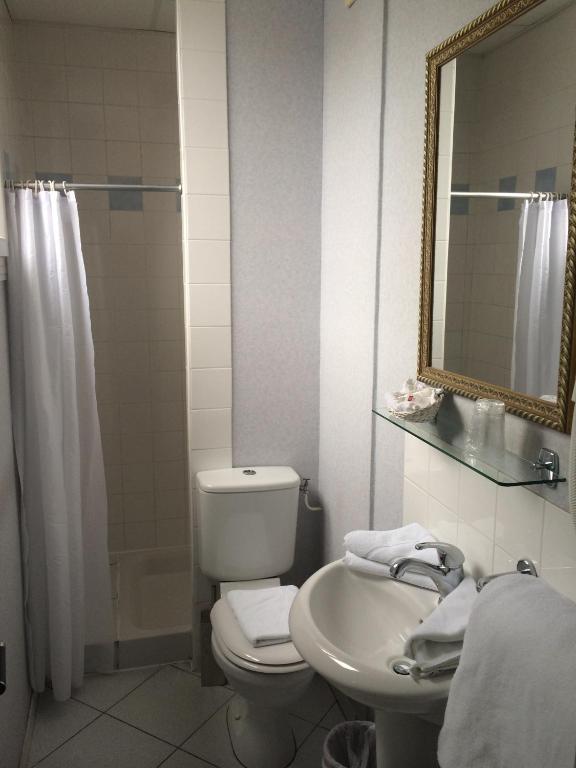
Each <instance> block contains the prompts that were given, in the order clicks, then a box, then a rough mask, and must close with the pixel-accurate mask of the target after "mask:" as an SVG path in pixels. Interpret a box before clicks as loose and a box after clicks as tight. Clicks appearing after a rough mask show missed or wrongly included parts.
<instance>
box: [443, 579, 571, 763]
mask: <svg viewBox="0 0 576 768" xmlns="http://www.w3.org/2000/svg"><path fill="white" fill-rule="evenodd" d="M574 638H576V604H575V603H573V602H572V601H571V600H569V599H568V598H566V597H564V596H562V595H560V594H559V593H558V592H556V591H555V590H554V589H552V587H550V586H549V585H548V584H546V582H545V581H543V579H537V578H534V577H532V576H523V575H520V574H514V575H511V576H501V577H499V578H498V579H494V581H492V582H490V583H489V584H488V585H487V586H485V587H484V589H483V590H482V592H481V593H480V595H479V596H478V598H477V600H476V602H475V603H474V607H473V610H472V614H471V616H470V621H469V624H468V628H467V630H466V636H465V638H464V648H463V651H462V658H461V659H460V664H459V666H458V669H457V670H456V673H455V675H454V679H453V681H452V685H451V688H450V695H449V697H448V706H447V708H446V715H445V718H444V726H443V728H442V731H441V733H440V740H439V749H438V759H439V762H440V765H441V766H442V768H481V767H483V766H502V767H503V768H504V767H505V768H511V766H522V768H542V767H543V766H550V768H574V758H575V756H576V727H575V724H576V696H575V694H574V692H575V691H576V643H575V642H574Z"/></svg>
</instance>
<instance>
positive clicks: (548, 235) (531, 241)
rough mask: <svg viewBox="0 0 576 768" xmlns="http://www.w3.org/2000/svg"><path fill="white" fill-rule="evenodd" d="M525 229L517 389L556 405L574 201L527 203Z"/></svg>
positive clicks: (518, 311)
mask: <svg viewBox="0 0 576 768" xmlns="http://www.w3.org/2000/svg"><path fill="white" fill-rule="evenodd" d="M519 230H520V231H519V235H520V236H519V247H518V269H517V273H516V310H515V318H514V342H513V352H512V384H511V386H512V389H515V390H517V391H518V392H524V393H525V394H528V395H532V396H534V397H543V398H546V399H549V400H556V397H557V390H558V366H559V364H560V338H561V330H562V305H563V300H564V279H565V271H566V248H567V243H568V201H567V200H558V201H556V202H538V203H528V202H526V203H524V205H523V208H522V213H521V216H520V228H519Z"/></svg>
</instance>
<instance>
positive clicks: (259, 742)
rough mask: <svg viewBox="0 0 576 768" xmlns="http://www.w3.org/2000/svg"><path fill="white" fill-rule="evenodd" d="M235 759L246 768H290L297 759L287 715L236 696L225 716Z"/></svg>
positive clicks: (294, 740) (294, 741)
mask: <svg viewBox="0 0 576 768" xmlns="http://www.w3.org/2000/svg"><path fill="white" fill-rule="evenodd" d="M226 720H227V724H228V733H229V734H230V741H231V742H232V749H233V750H234V754H235V755H236V759H237V760H238V762H240V763H241V764H242V765H244V766H245V768H287V766H289V765H290V763H291V762H292V761H293V760H294V757H295V756H296V739H295V737H294V733H293V731H292V728H291V726H290V721H289V720H288V714H287V713H286V712H284V711H282V710H279V709H270V708H268V707H260V706H258V705H257V704H254V703H251V702H249V701H248V700H247V699H244V698H242V697H241V696H235V697H234V698H233V699H232V701H231V702H230V704H229V705H228V709H227V712H226Z"/></svg>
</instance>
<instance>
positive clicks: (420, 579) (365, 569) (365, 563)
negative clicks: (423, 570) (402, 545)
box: [342, 552, 436, 591]
mask: <svg viewBox="0 0 576 768" xmlns="http://www.w3.org/2000/svg"><path fill="white" fill-rule="evenodd" d="M417 554H420V553H419V552H418V553H417ZM342 562H343V563H344V564H345V565H347V566H348V568H350V570H351V571H358V573H367V574H369V575H370V576H383V577H384V578H386V579H391V578H392V576H390V566H389V565H385V564H384V563H376V562H374V560H366V558H365V557H358V555H355V554H354V553H353V552H346V554H345V555H344V557H343V558H342ZM399 581H405V582H406V583H407V584H412V585H413V586H415V587H422V588H423V589H430V590H432V591H435V590H436V585H435V584H434V582H433V581H432V579H429V578H428V577H427V576H422V575H421V574H419V573H411V572H410V571H406V572H405V573H404V574H403V576H402V578H401V579H399Z"/></svg>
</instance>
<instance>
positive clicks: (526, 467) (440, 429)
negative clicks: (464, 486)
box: [373, 409, 566, 487]
mask: <svg viewBox="0 0 576 768" xmlns="http://www.w3.org/2000/svg"><path fill="white" fill-rule="evenodd" d="M373 413H375V414H376V416H380V417H381V418H383V419H385V420H386V421H388V422H390V424H394V425H395V426H396V427H400V429H403V430H404V432H408V433H409V434H410V435H413V436H414V437H417V438H418V439H419V440H422V441H423V442H424V443H427V444H428V445H431V446H432V447H433V448H436V449H437V450H439V451H441V452H442V453H444V454H446V456H450V457H451V458H453V459H455V460H456V461H458V462H459V463H460V464H464V466H465V467H468V469H471V470H472V471H473V472H478V474H479V475H482V476H483V477H486V478H487V479H488V480H491V481H492V482H493V483H496V484H497V485H503V486H508V487H512V486H516V485H547V484H550V483H563V482H565V481H566V478H565V477H561V476H560V475H557V474H555V473H553V472H550V471H549V470H547V469H544V468H542V467H541V466H537V464H536V463H535V462H533V461H528V460H527V459H522V458H521V457H520V456H516V454H514V453H510V451H501V452H498V453H496V454H494V455H490V456H489V457H486V456H477V455H472V454H470V453H469V452H467V451H466V450H465V436H463V435H462V434H461V431H460V430H458V431H455V430H454V428H453V427H452V425H451V424H449V423H445V424H437V423H434V422H426V423H423V424H418V423H415V422H412V421H406V420H405V419H398V418H396V417H394V416H392V415H391V414H390V413H388V412H387V411H386V410H384V409H379V410H373Z"/></svg>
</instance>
